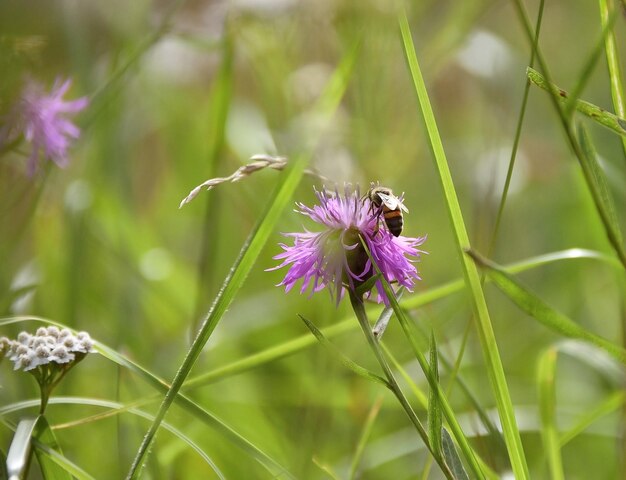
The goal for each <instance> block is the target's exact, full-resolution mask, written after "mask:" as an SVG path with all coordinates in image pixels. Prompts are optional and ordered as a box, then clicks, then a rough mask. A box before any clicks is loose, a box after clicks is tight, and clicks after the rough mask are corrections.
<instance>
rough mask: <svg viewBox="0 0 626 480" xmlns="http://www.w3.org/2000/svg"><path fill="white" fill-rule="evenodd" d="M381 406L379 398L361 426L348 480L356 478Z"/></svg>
mask: <svg viewBox="0 0 626 480" xmlns="http://www.w3.org/2000/svg"><path fill="white" fill-rule="evenodd" d="M382 404H383V397H382V396H379V397H378V398H377V399H376V401H375V402H374V404H373V405H372V408H371V409H370V411H369V413H368V414H367V418H366V419H365V425H364V426H363V431H362V432H361V435H360V437H359V443H358V444H357V446H356V450H355V451H354V456H353V457H352V463H351V464H350V473H349V475H348V478H349V479H350V480H354V479H355V478H357V469H358V468H359V463H360V461H361V457H362V456H363V450H365V444H366V443H367V441H368V439H369V438H370V435H371V434H372V428H373V427H374V422H376V418H377V417H378V412H380V407H381V406H382Z"/></svg>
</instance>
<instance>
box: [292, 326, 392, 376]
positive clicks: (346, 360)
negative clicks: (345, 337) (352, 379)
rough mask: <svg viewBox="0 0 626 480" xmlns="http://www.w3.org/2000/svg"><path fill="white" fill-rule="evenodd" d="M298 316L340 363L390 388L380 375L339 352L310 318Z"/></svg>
mask: <svg viewBox="0 0 626 480" xmlns="http://www.w3.org/2000/svg"><path fill="white" fill-rule="evenodd" d="M298 316H299V317H300V319H301V320H302V321H303V322H304V324H305V325H306V326H307V328H308V329H309V330H311V333H312V334H313V335H315V338H317V340H318V341H319V342H320V343H321V344H322V345H323V346H324V347H325V348H326V349H328V351H329V352H331V353H332V355H333V356H334V357H335V358H337V359H338V360H339V361H340V362H341V363H343V365H344V366H345V367H347V368H349V369H350V370H352V371H353V372H354V373H356V374H357V375H359V376H361V377H363V378H366V379H367V380H371V381H373V382H376V383H380V384H381V385H384V386H385V387H387V388H391V387H390V386H389V383H388V382H387V381H386V380H385V379H384V378H382V377H381V376H380V375H376V374H375V373H372V372H370V371H369V370H368V369H366V368H363V367H362V366H360V365H359V364H357V363H355V362H353V361H352V360H350V359H349V358H348V357H346V356H345V355H344V354H343V353H341V351H340V350H339V349H338V348H337V347H335V346H334V345H333V344H332V343H331V342H329V341H328V340H327V339H326V337H324V335H323V334H322V332H320V331H319V329H318V328H317V327H316V326H315V324H313V322H311V321H310V320H307V319H306V318H304V317H303V316H302V315H298Z"/></svg>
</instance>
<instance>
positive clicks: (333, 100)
mask: <svg viewBox="0 0 626 480" xmlns="http://www.w3.org/2000/svg"><path fill="white" fill-rule="evenodd" d="M357 47H358V45H356V46H355V47H354V48H353V49H352V50H351V51H350V52H349V53H348V54H347V55H346V57H345V58H344V59H343V61H342V63H341V64H340V66H339V67H338V69H337V71H336V72H335V74H334V75H333V77H332V78H331V79H330V81H329V84H328V86H327V88H326V90H325V92H324V94H323V95H322V97H321V98H320V100H319V103H318V104H317V107H316V108H317V110H318V111H320V113H322V114H324V117H325V118H329V117H330V116H331V115H332V113H333V112H334V111H335V109H336V107H337V105H338V103H339V100H340V99H341V97H342V96H343V93H344V91H345V89H346V87H347V83H348V79H349V77H350V73H351V71H352V66H353V64H354V62H355V59H356V54H357V52H358V48H357ZM311 155H312V153H311V151H310V150H309V151H307V152H305V153H303V154H301V155H299V156H298V157H296V159H295V160H294V162H293V164H292V165H291V166H290V167H288V168H287V170H286V172H285V177H284V179H283V181H282V182H281V183H280V184H279V185H278V187H277V188H276V190H275V192H274V193H273V195H272V196H271V197H270V198H271V201H270V203H269V204H268V206H267V209H266V211H265V213H264V215H263V216H262V217H261V219H260V220H259V223H258V224H257V226H256V227H255V229H254V230H253V231H252V233H251V235H250V237H249V238H248V240H247V241H246V243H245V244H244V246H243V248H242V249H241V252H240V254H239V257H238V258H237V260H236V261H235V264H234V265H233V268H232V270H231V271H230V273H229V275H228V277H227V278H226V280H225V281H224V284H223V285H222V288H221V290H220V292H219V293H218V295H217V297H216V299H215V301H214V303H213V306H212V307H211V310H210V311H209V313H208V315H207V317H206V318H205V320H204V321H203V322H202V326H201V327H200V331H199V333H198V335H197V336H196V338H195V339H194V341H193V343H192V345H191V348H190V349H189V350H188V352H187V355H186V356H185V359H184V360H183V363H182V365H181V366H180V368H179V370H178V372H177V373H176V375H175V377H174V380H173V381H172V386H171V387H170V388H169V390H168V392H167V394H166V395H165V398H164V399H163V403H162V404H161V406H160V407H159V411H158V413H157V415H156V418H155V420H154V422H153V423H152V425H151V426H150V429H149V430H148V432H147V433H146V435H145V437H144V440H143V442H142V443H141V445H140V447H139V449H138V451H137V454H136V456H135V459H134V461H133V463H132V465H131V468H130V470H129V472H128V477H127V478H128V479H129V480H131V479H136V478H138V476H139V473H140V471H141V467H142V466H143V464H144V460H145V457H146V456H147V455H148V452H149V450H150V445H151V443H152V441H153V439H154V437H155V436H156V433H157V430H158V428H159V424H160V423H161V422H162V421H163V418H164V417H165V414H166V412H167V410H168V409H169V407H170V406H171V404H172V403H173V401H174V398H175V397H176V395H177V393H178V391H179V390H180V388H181V387H182V385H183V383H184V381H185V379H186V378H187V376H188V375H189V372H190V371H191V368H192V367H193V365H194V363H195V362H196V360H197V359H198V357H199V356H200V353H201V351H202V349H203V348H204V345H205V344H206V342H207V341H208V340H209V337H210V336H211V334H212V333H213V330H214V329H215V327H216V326H217V324H218V322H219V321H220V320H221V318H222V315H223V314H224V313H225V312H226V309H227V308H228V306H229V305H230V303H231V302H232V300H233V299H234V297H235V295H236V294H237V292H238V291H239V289H240V288H241V286H242V285H243V282H244V280H245V279H246V277H247V276H248V273H249V272H250V270H252V267H253V265H254V263H255V262H256V259H257V258H258V256H259V254H260V253H261V250H262V249H263V247H264V246H265V244H266V242H267V240H268V239H269V237H270V235H271V234H272V233H273V231H274V229H275V226H276V224H277V223H278V220H279V219H280V216H281V214H282V212H283V210H284V209H285V207H286V206H287V204H288V202H289V201H290V200H291V197H292V195H293V193H294V192H295V189H296V187H297V186H298V184H299V183H300V179H301V178H302V175H303V174H304V169H305V167H306V164H307V163H308V159H309V157H310V156H311Z"/></svg>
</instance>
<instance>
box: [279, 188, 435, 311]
mask: <svg viewBox="0 0 626 480" xmlns="http://www.w3.org/2000/svg"><path fill="white" fill-rule="evenodd" d="M315 195H316V197H317V199H318V202H319V203H318V204H317V205H314V206H313V207H308V206H306V205H304V204H302V203H297V204H296V207H297V209H296V210H295V211H296V212H297V213H300V214H302V215H305V216H307V217H309V218H310V219H311V220H313V221H314V222H315V223H317V224H319V225H321V226H322V227H323V229H322V231H319V232H311V231H308V230H306V229H305V231H304V232H300V233H285V234H283V235H284V236H285V237H288V238H292V239H293V245H287V244H284V243H281V244H279V246H280V247H281V248H282V249H283V251H282V252H281V253H279V254H278V255H276V256H275V257H273V258H274V259H275V260H281V263H280V264H279V265H277V266H276V267H273V268H270V269H268V270H276V269H279V268H282V267H287V266H288V267H289V270H288V271H287V273H286V275H285V277H284V278H283V280H282V281H281V282H280V283H279V284H278V285H279V286H284V287H285V291H287V292H288V291H289V290H291V289H292V288H293V287H294V286H295V285H296V283H297V282H298V281H302V284H301V287H300V293H304V292H305V291H307V290H308V289H309V287H311V295H312V294H313V293H315V292H318V291H320V290H322V289H324V288H325V287H328V288H329V290H330V292H331V295H332V296H333V297H335V299H336V302H337V303H339V301H340V300H341V297H342V296H343V294H344V292H345V289H346V288H349V289H351V290H353V291H354V290H355V289H356V288H357V287H358V286H359V285H361V284H362V283H364V282H365V281H366V280H367V279H369V278H370V277H371V276H372V275H374V268H373V265H372V262H371V260H370V258H369V257H368V255H367V253H366V251H365V249H364V248H363V245H362V243H361V242H362V241H364V242H365V244H366V245H367V248H368V249H369V251H370V253H371V255H372V258H373V259H374V261H375V262H376V264H377V265H378V268H379V269H380V271H381V273H382V275H383V276H384V277H385V279H386V280H387V281H389V282H397V283H398V284H399V285H402V286H404V287H406V288H407V289H408V290H411V289H412V287H413V285H414V284H415V281H416V280H420V277H419V275H418V272H417V268H416V267H415V265H413V263H412V262H414V261H416V260H419V258H420V255H421V254H422V253H425V252H423V251H422V250H419V249H418V248H417V247H419V246H420V245H421V244H422V243H423V242H424V241H425V240H426V237H419V238H412V237H403V236H399V237H395V236H394V235H392V234H391V233H390V232H389V230H388V229H387V228H386V226H385V225H384V222H383V220H382V218H381V216H380V214H379V213H378V212H377V211H376V208H372V205H371V203H370V200H369V199H368V198H361V197H360V195H359V192H358V189H356V190H353V189H351V188H349V187H346V188H345V189H344V192H343V194H340V193H339V192H338V191H337V190H335V192H330V193H329V192H326V191H322V192H319V191H316V192H315ZM375 289H376V295H375V297H374V298H375V300H376V301H377V302H379V303H380V302H384V303H385V304H388V299H387V297H386V295H385V293H384V290H383V286H382V283H381V282H380V281H378V282H376V285H375Z"/></svg>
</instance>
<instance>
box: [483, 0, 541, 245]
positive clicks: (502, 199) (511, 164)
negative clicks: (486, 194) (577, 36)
mask: <svg viewBox="0 0 626 480" xmlns="http://www.w3.org/2000/svg"><path fill="white" fill-rule="evenodd" d="M544 5H545V0H540V2H539V12H538V13H537V23H536V25H535V41H534V44H533V46H532V48H531V50H530V60H529V62H528V65H530V66H531V67H532V66H533V65H534V64H535V52H536V46H537V43H538V42H539V32H540V31H541V21H542V19H543V9H544ZM529 94H530V80H528V79H527V80H526V84H525V85H524V94H523V96H522V105H521V107H520V113H519V116H518V117H517V126H516V127H515V136H514V137H513V147H512V148H511V157H510V158H509V166H508V168H507V171H506V178H505V180H504V186H503V188H502V195H501V196H500V202H499V205H498V213H497V214H496V220H495V222H494V227H493V232H492V234H491V240H490V242H489V249H488V250H487V252H488V255H489V256H491V254H492V253H493V250H494V248H495V246H496V241H497V239H498V233H499V231H500V223H501V222H502V216H503V214H504V207H505V205H506V200H507V198H508V195H509V188H510V186H511V178H513V168H514V167H515V160H516V158H517V150H518V148H519V142H520V138H521V137H522V126H523V125H524V118H525V116H526V105H528V96H529Z"/></svg>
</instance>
